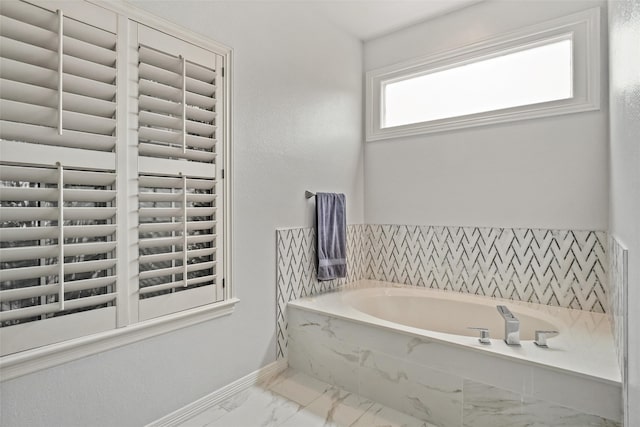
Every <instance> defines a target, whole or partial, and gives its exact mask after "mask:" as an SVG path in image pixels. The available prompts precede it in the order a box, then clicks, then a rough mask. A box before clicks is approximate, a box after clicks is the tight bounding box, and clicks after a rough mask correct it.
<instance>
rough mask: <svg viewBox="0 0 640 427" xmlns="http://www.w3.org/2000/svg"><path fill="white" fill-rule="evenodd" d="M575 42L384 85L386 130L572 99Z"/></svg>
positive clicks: (560, 42)
mask: <svg viewBox="0 0 640 427" xmlns="http://www.w3.org/2000/svg"><path fill="white" fill-rule="evenodd" d="M571 48H572V46H571V40H569V39H567V40H562V41H558V42H553V43H549V44H546V45H543V46H536V47H533V48H529V49H525V50H521V51H518V52H515V53H510V54H507V55H502V56H499V57H495V58H490V59H485V60H482V61H478V62H474V63H471V64H466V65H462V66H459V67H454V68H450V69H447V70H444V71H439V72H435V73H431V74H426V75H422V76H418V77H412V78H408V79H405V80H401V81H395V82H391V83H384V82H383V84H382V86H383V87H382V89H383V93H384V98H383V120H382V127H383V128H388V127H393V126H401V125H407V124H411V123H420V122H428V121H432V120H439V119H446V118H449V117H458V116H465V115H468V114H475V113H482V112H486V111H494V110H501V109H504V108H511V107H519V106H523V105H530V104H537V103H541V102H548V101H556V100H560V99H567V98H571V97H572V88H573V78H572V77H573V73H572V66H571V64H572V61H571V58H572V53H571V51H572V49H571Z"/></svg>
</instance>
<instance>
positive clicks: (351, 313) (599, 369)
mask: <svg viewBox="0 0 640 427" xmlns="http://www.w3.org/2000/svg"><path fill="white" fill-rule="evenodd" d="M350 286H351V287H353V288H354V289H345V290H342V291H340V292H331V293H327V294H322V295H318V296H312V297H308V298H302V299H299V300H296V301H291V302H289V304H288V309H287V315H288V338H289V344H288V347H289V350H288V359H289V364H290V365H291V366H293V367H294V368H296V369H299V370H302V371H305V372H307V373H308V374H311V375H314V376H316V377H318V378H320V379H322V380H324V381H328V382H332V383H334V384H336V385H338V386H341V387H343V388H345V389H347V390H350V391H353V392H357V393H360V394H362V395H364V396H366V397H369V398H371V399H373V400H377V401H379V402H381V403H383V404H386V405H388V406H391V407H393V408H395V409H398V410H401V411H404V412H407V413H410V414H412V415H414V416H418V417H421V418H423V419H426V420H427V421H430V422H433V423H434V424H436V425H444V426H458V425H462V421H461V420H460V419H458V418H457V417H458V416H459V415H460V414H462V413H463V412H464V413H465V414H466V415H465V416H470V417H473V416H474V415H473V414H472V413H467V412H466V411H467V408H468V407H470V408H474V407H475V405H476V403H471V404H470V405H466V406H463V405H462V402H463V400H464V399H463V390H467V391H468V393H471V395H470V396H471V397H469V398H471V399H472V398H473V396H472V394H473V390H481V392H480V394H481V395H482V396H489V395H491V394H492V393H494V391H495V390H498V394H497V396H498V401H500V399H503V398H504V393H511V394H512V395H513V396H515V397H514V401H515V402H516V403H517V404H518V405H525V402H529V401H531V402H543V403H545V404H549V405H552V406H544V405H542V404H541V403H536V405H538V406H535V405H534V406H535V407H536V408H538V410H542V409H540V408H543V407H544V408H546V409H544V411H546V413H550V414H551V413H554V411H555V410H562V411H564V410H567V408H571V409H570V410H571V411H577V412H576V414H577V415H576V414H573V415H572V416H594V415H596V416H599V417H602V418H606V419H607V420H612V421H614V422H615V421H619V420H620V417H621V409H620V408H621V385H620V371H619V368H618V366H617V358H616V355H615V350H614V346H613V339H612V336H611V330H610V326H609V323H608V320H607V318H606V315H604V314H599V313H590V312H584V311H579V310H570V309H564V308H559V307H551V306H544V305H539V304H531V303H523V302H516V301H511V300H503V299H496V298H488V297H480V296H475V295H469V294H460V293H455V292H446V291H438V290H429V289H424V288H416V287H411V286H401V285H395V284H390V283H385V282H375V281H361V282H358V283H355V284H351V285H350ZM498 304H502V305H506V306H507V307H508V308H509V309H510V310H511V311H512V312H513V313H514V314H515V315H516V316H517V317H518V318H519V319H520V325H521V346H508V345H507V344H506V343H505V342H504V341H503V333H504V323H503V319H502V317H501V316H500V314H499V313H498V311H497V309H496V306H497V305H498ZM469 327H484V328H488V329H489V330H490V334H491V344H490V345H484V344H481V343H479V342H478V339H477V337H478V334H477V331H473V330H470V329H468V328H469ZM536 330H556V331H558V332H559V334H558V335H557V336H555V337H553V338H550V339H548V344H549V348H541V347H538V346H536V345H534V343H533V339H534V333H535V331H536ZM425 378H428V380H426V379H425ZM425 381H426V382H428V383H429V384H430V385H428V386H427V385H424V384H423V383H425ZM399 384H403V385H402V387H401V388H398V387H400V386H399ZM423 385H424V386H425V387H427V388H429V387H432V389H431V390H430V391H429V393H431V394H428V393H427V395H428V396H427V397H425V399H424V401H421V403H420V404H419V405H417V406H416V399H418V398H417V397H416V396H409V394H411V393H414V394H415V393H416V392H417V391H416V390H418V389H420V387H421V386H423ZM483 387H488V388H489V389H484V388H483ZM434 390H436V391H434ZM467 391H465V393H467ZM403 393H404V394H405V396H404V400H403V398H401V397H399V396H402V395H403ZM500 393H502V394H500ZM483 398H484V397H483ZM434 399H435V400H434ZM439 399H440V400H439ZM465 399H466V397H465ZM428 402H434V406H433V407H430V408H429V411H427V412H429V414H430V415H426V412H425V411H426V410H424V408H422V409H421V405H423V404H424V405H426V404H427V403H428ZM452 402H453V403H452ZM518 402H520V403H518ZM540 405H542V406H540ZM553 405H556V406H553ZM554 408H555V409H554ZM558 408H560V409H558ZM520 410H521V411H524V410H525V409H523V408H521V409H520ZM421 411H423V412H421ZM460 416H461V415H460ZM563 416H565V415H563ZM538 421H539V420H538ZM581 422H583V423H584V422H587V421H586V419H585V420H584V421H581ZM588 422H589V423H590V422H592V421H591V420H589V421H588ZM465 425H466V424H465ZM550 425H551V424H550ZM588 425H591V424H588ZM598 425H599V424H598ZM607 425H608V424H607ZM613 425H615V424H613Z"/></svg>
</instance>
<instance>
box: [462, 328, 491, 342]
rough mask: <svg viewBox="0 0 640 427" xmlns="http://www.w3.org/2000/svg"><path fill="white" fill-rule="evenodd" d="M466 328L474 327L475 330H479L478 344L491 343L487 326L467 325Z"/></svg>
mask: <svg viewBox="0 0 640 427" xmlns="http://www.w3.org/2000/svg"><path fill="white" fill-rule="evenodd" d="M467 329H475V330H476V331H480V338H478V341H480V344H491V339H490V338H491V337H489V329H487V328H474V327H471V326H470V327H468V328H467Z"/></svg>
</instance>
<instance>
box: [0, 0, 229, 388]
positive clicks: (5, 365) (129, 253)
mask: <svg viewBox="0 0 640 427" xmlns="http://www.w3.org/2000/svg"><path fill="white" fill-rule="evenodd" d="M29 1H30V2H31V3H34V4H38V1H39V0H29ZM47 1H48V3H46V5H47V6H49V7H53V6H52V4H54V3H55V1H51V0H47ZM85 1H87V3H93V4H95V5H97V6H100V7H103V8H104V9H108V10H111V11H113V12H116V13H117V14H118V32H121V31H128V26H129V22H130V21H133V22H138V23H140V24H143V25H147V26H149V27H152V28H154V29H156V30H158V31H162V32H165V33H167V34H170V35H172V36H174V37H177V38H180V39H182V40H184V41H186V42H189V43H192V44H196V45H199V46H203V47H205V48H208V49H210V50H212V51H215V52H216V53H217V54H219V55H221V56H223V57H224V64H225V71H224V73H225V79H224V92H225V94H226V96H225V97H224V104H223V108H224V112H225V113H224V126H223V132H224V135H223V137H224V141H225V144H226V147H225V150H226V155H225V159H224V162H223V164H221V165H220V166H219V167H222V168H223V170H224V174H225V176H224V180H223V185H224V194H225V198H226V199H225V203H224V218H225V221H224V234H225V239H224V241H223V245H224V251H225V253H226V254H228V255H227V256H225V257H224V261H223V262H224V271H225V287H224V300H223V301H220V302H217V303H213V304H207V305H203V306H200V307H195V308H192V309H188V310H185V311H181V312H177V313H173V314H169V315H164V316H162V317H158V318H155V319H150V320H146V321H141V322H136V323H131V324H128V325H125V326H123V325H122V322H121V321H119V322H118V325H117V326H118V327H116V329H113V330H109V331H106V332H101V333H97V334H92V335H87V336H84V337H80V338H76V339H72V340H67V341H63V342H60V343H56V344H50V345H46V346H43V347H38V348H33V349H30V350H25V351H21V352H18V353H14V354H9V355H6V356H3V357H0V381H5V380H10V379H13V378H17V377H20V376H23V375H27V374H30V373H33V372H36V371H39V370H42V369H47V368H51V367H54V366H57V365H61V364H64V363H68V362H71V361H74V360H77V359H80V358H83V357H87V356H91V355H94V354H97V353H100V352H104V351H107V350H111V349H114V348H117V347H121V346H124V345H127V344H132V343H135V342H137V341H141V340H145V339H148V338H151V337H154V336H157V335H161V334H164V333H168V332H171V331H175V330H177V329H181V328H185V327H188V326H192V325H195V324H198V323H202V322H206V321H209V320H212V319H215V318H217V317H221V316H225V315H229V314H231V313H232V312H233V311H234V308H235V305H236V304H237V303H238V302H239V301H240V300H239V299H238V298H236V295H235V289H234V286H233V283H234V280H233V276H234V274H233V269H232V262H231V256H230V255H231V247H232V238H233V236H232V234H231V231H232V224H231V219H232V218H233V217H232V206H233V193H232V192H231V189H232V188H233V174H232V173H231V171H232V168H231V164H232V158H233V144H232V143H231V141H232V137H233V135H232V128H231V126H232V119H231V112H232V103H231V99H232V98H233V94H232V87H233V85H232V77H231V76H232V75H233V73H232V69H233V49H231V48H230V47H228V46H225V45H223V44H220V43H217V42H215V41H213V40H210V39H208V38H206V37H203V36H201V35H199V34H197V33H194V32H191V31H189V30H186V29H184V28H182V27H179V26H178V25H176V24H174V23H172V22H170V21H167V20H164V19H162V18H159V17H157V16H155V15H152V14H150V13H148V12H146V11H143V10H140V9H138V8H136V7H134V6H132V5H130V4H128V3H126V2H124V1H121V0H117V1H114V0H109V1H107V0H85ZM127 55H128V50H127V49H119V50H118V61H123V62H125V63H126V60H127ZM119 72H120V73H125V75H124V76H123V75H122V74H120V75H119V76H118V79H123V80H119V81H127V80H128V79H127V77H128V75H127V74H128V67H122V68H121V71H119ZM117 90H118V95H117V96H118V99H128V96H129V93H128V89H127V85H121V86H120V87H118V89H117ZM117 108H118V109H119V113H118V121H119V123H118V129H122V130H124V131H126V132H130V129H131V126H130V123H128V121H129V120H130V119H131V118H130V117H129V114H123V113H122V110H120V108H121V107H120V106H118V107H117ZM5 142H6V141H5ZM130 144H134V145H137V135H136V137H132V136H131V135H127V146H126V149H125V147H124V145H123V146H122V147H121V148H120V149H119V150H118V152H117V156H118V159H119V160H118V161H121V160H122V157H121V156H126V155H127V154H126V153H125V152H126V150H128V149H131V145H130ZM43 149H45V150H46V149H48V147H47V146H43ZM58 149H59V148H58ZM8 152H12V150H10V151H8ZM3 154H4V153H3ZM16 155H17V154H16ZM88 155H94V156H99V155H100V153H98V154H91V153H89V154H88ZM4 160H6V161H8V159H4ZM123 169H124V168H123ZM122 172H125V171H124V170H123V171H122ZM132 174H133V175H135V174H137V172H135V171H133V170H127V171H126V174H125V173H119V175H120V176H119V177H118V185H126V183H127V179H128V177H127V176H126V175H132ZM118 215H119V216H120V220H119V221H118V230H119V231H118V232H120V231H121V230H129V229H130V228H131V227H128V225H129V224H130V223H129V218H127V217H128V215H129V212H128V210H126V209H123V208H121V207H120V205H119V207H118ZM129 231H130V232H129V233H128V235H129V236H132V238H133V237H135V241H137V233H138V231H137V230H135V229H133V230H129ZM119 240H120V242H124V243H119V246H118V248H117V250H118V251H122V252H125V253H124V254H123V255H122V258H121V259H124V260H125V261H126V262H128V261H131V260H136V262H137V257H138V252H137V250H135V251H133V250H132V249H131V248H129V247H128V245H127V244H126V241H127V239H119ZM119 258H120V257H119ZM120 265H121V264H119V266H120ZM129 270H130V269H128V268H127V269H122V268H118V280H119V281H120V280H128V277H127V274H130V273H131V271H129ZM136 271H137V270H136ZM122 288H126V287H121V289H122ZM129 303H130V302H129V300H128V298H126V295H123V297H122V298H119V303H118V306H117V309H118V311H119V317H120V316H126V318H127V319H128V317H129V316H128V315H127V313H126V311H128V308H127V307H128V306H129Z"/></svg>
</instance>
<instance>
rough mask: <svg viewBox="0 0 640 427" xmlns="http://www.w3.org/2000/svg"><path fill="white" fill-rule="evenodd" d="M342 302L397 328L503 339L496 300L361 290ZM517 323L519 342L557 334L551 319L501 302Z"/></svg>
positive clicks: (425, 292)
mask: <svg viewBox="0 0 640 427" xmlns="http://www.w3.org/2000/svg"><path fill="white" fill-rule="evenodd" d="M341 297H342V301H344V303H345V304H348V305H350V306H351V307H353V308H355V309H356V310H358V311H360V312H362V313H365V314H368V315H370V316H373V317H376V318H379V319H381V320H386V321H389V322H392V323H397V324H398V325H404V326H409V327H412V328H418V329H424V330H429V331H433V332H443V333H447V334H453V335H463V336H469V337H477V336H478V334H479V333H478V331H477V330H472V329H469V328H472V327H481V328H487V329H489V331H490V335H491V337H492V338H499V339H504V321H503V320H502V317H501V316H500V315H499V314H498V311H497V309H496V305H497V303H496V300H494V299H487V298H478V297H476V296H472V295H465V294H459V293H453V292H438V291H435V292H434V291H430V290H427V289H424V288H416V287H407V288H400V287H398V288H395V287H387V288H365V289H357V290H350V291H345V292H343V293H342V295H341ZM504 305H507V306H509V308H510V310H511V312H512V313H513V314H514V315H515V316H516V317H517V318H518V319H519V320H520V339H521V340H533V339H534V337H535V331H558V329H560V326H559V325H558V324H555V323H554V319H553V317H552V316H549V315H548V314H545V313H543V312H541V311H540V310H535V309H532V308H530V307H523V306H521V305H514V304H512V301H508V302H505V303H504Z"/></svg>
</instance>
